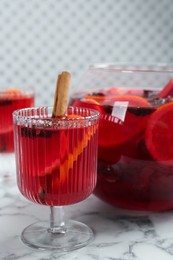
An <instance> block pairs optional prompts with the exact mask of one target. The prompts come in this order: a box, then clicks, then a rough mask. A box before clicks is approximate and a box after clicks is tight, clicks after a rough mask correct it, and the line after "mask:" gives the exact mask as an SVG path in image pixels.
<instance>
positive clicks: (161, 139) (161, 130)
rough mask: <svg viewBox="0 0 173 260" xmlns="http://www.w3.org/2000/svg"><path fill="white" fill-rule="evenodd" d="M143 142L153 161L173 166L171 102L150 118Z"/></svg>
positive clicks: (172, 109)
mask: <svg viewBox="0 0 173 260" xmlns="http://www.w3.org/2000/svg"><path fill="white" fill-rule="evenodd" d="M145 142H146V145H147V148H148V150H149V152H150V153H151V155H152V156H153V158H154V159H155V160H158V161H160V162H164V163H166V164H170V165H173V102H171V103H167V104H165V105H163V106H161V107H159V108H158V109H157V110H156V111H155V112H154V113H153V114H152V115H151V116H150V119H149V121H148V124H147V127H146V132H145Z"/></svg>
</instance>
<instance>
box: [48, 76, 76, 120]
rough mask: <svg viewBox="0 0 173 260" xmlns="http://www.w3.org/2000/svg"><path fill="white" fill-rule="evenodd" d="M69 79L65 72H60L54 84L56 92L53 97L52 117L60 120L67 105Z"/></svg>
mask: <svg viewBox="0 0 173 260" xmlns="http://www.w3.org/2000/svg"><path fill="white" fill-rule="evenodd" d="M70 78H71V75H70V73H69V72H67V71H64V72H62V73H61V74H60V75H59V76H58V79H57V83H56V91H55V96H54V106H53V111H52V117H56V118H58V117H59V118H62V117H64V116H65V113H66V109H67V103H68V94H69V87H70Z"/></svg>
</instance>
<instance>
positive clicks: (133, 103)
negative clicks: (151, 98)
mask: <svg viewBox="0 0 173 260" xmlns="http://www.w3.org/2000/svg"><path fill="white" fill-rule="evenodd" d="M111 101H114V102H115V101H128V102H129V103H128V106H129V107H149V106H151V104H150V103H149V102H148V101H147V100H146V99H145V98H143V97H139V96H133V95H132V96H131V95H123V96H116V97H113V98H112V99H111Z"/></svg>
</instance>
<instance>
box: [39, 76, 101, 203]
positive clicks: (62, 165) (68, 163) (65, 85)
mask: <svg viewBox="0 0 173 260" xmlns="http://www.w3.org/2000/svg"><path fill="white" fill-rule="evenodd" d="M70 77H71V76H70V73H69V72H62V73H61V74H60V75H59V76H58V79H57V84H56V91H55V97H54V106H53V111H52V117H54V118H58V120H63V119H64V118H67V119H68V118H69V120H73V119H75V118H82V116H81V115H77V114H69V115H67V114H66V113H67V102H68V93H69V86H70ZM91 129H93V126H92V127H90V126H88V127H87V131H84V136H83V138H82V140H79V141H78V142H77V145H76V146H75V147H74V148H73V150H72V151H70V152H69V153H68V154H66V158H64V159H63V161H60V159H59V158H57V160H55V161H54V162H53V164H52V165H51V166H50V167H47V169H46V172H45V174H44V175H45V176H52V175H53V174H54V172H57V171H58V172H59V174H58V175H57V178H58V179H57V183H58V181H59V180H60V181H61V182H64V180H65V179H66V176H67V174H68V172H69V170H70V169H72V168H73V164H74V162H75V161H76V160H77V159H78V156H79V155H80V154H81V153H82V152H83V150H84V149H85V148H86V147H87V145H88V142H89V140H90V139H91V137H92V136H93V135H94V134H95V133H96V131H97V126H94V130H92V131H91ZM62 131H63V129H62ZM67 142H68V139H67ZM54 182H55V180H54ZM45 190H46V189H45V188H44V187H40V188H39V196H40V198H41V199H42V200H43V201H44V197H45V196H46V193H45Z"/></svg>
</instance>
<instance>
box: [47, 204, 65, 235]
mask: <svg viewBox="0 0 173 260" xmlns="http://www.w3.org/2000/svg"><path fill="white" fill-rule="evenodd" d="M64 216H65V214H64V208H63V207H62V206H59V207H54V206H51V207H50V228H49V232H51V233H56V234H57V233H59V234H65V232H66V227H65V218H64Z"/></svg>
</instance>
